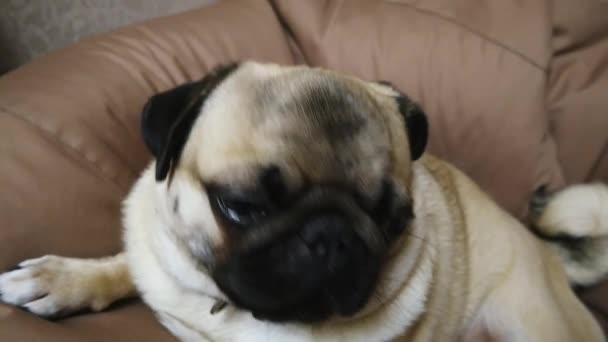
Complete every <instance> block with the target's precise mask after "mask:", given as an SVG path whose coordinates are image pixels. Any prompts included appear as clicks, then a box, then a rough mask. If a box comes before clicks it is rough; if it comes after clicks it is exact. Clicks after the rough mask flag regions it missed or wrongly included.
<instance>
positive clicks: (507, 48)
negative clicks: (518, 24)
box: [388, 1, 549, 73]
mask: <svg viewBox="0 0 608 342" xmlns="http://www.w3.org/2000/svg"><path fill="white" fill-rule="evenodd" d="M388 2H389V3H391V4H395V5H400V6H405V7H409V8H411V9H413V10H415V11H417V12H420V13H422V14H425V15H428V16H431V17H435V18H437V19H439V20H442V21H444V22H448V23H450V24H452V25H454V26H457V27H459V28H461V29H463V30H465V31H467V32H469V33H472V34H474V35H475V36H477V37H479V38H480V39H483V40H485V41H486V42H488V43H491V44H493V45H495V46H497V47H499V48H501V49H503V50H504V51H507V52H509V53H511V54H512V55H514V56H517V57H519V58H520V59H522V60H523V61H524V62H526V63H528V64H530V65H531V66H533V67H534V68H536V69H539V70H540V71H542V72H543V73H548V71H549V67H548V66H542V65H541V64H539V63H538V62H536V61H535V60H534V59H533V58H531V57H529V56H528V55H526V54H524V53H523V52H521V51H519V50H516V49H515V48H512V47H510V46H508V45H506V44H504V43H502V42H500V41H498V40H496V39H494V38H492V37H490V36H488V35H486V34H484V33H482V32H480V31H478V30H475V29H473V28H472V27H469V26H467V25H465V24H463V23H461V22H459V21H458V20H456V19H454V18H450V17H448V16H445V15H443V14H440V13H437V12H435V11H432V10H428V9H425V8H421V7H418V6H416V5H413V4H406V3H402V2H395V1H388Z"/></svg>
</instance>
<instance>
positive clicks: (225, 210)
mask: <svg viewBox="0 0 608 342" xmlns="http://www.w3.org/2000/svg"><path fill="white" fill-rule="evenodd" d="M216 203H217V208H218V209H219V212H220V213H221V214H222V216H223V217H224V219H226V220H228V221H229V222H230V223H233V224H235V225H239V226H247V225H250V224H253V223H256V222H257V221H259V220H261V219H263V218H264V217H266V216H267V215H268V210H267V209H266V208H264V207H263V206H261V205H258V204H255V203H251V202H247V201H243V200H235V199H227V198H223V197H221V196H217V197H216Z"/></svg>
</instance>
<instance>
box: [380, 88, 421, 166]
mask: <svg viewBox="0 0 608 342" xmlns="http://www.w3.org/2000/svg"><path fill="white" fill-rule="evenodd" d="M378 83H380V84H383V85H385V86H388V87H390V88H392V89H393V90H395V91H396V92H397V93H398V95H397V96H396V97H395V100H396V101H397V106H398V107H399V112H400V113H401V115H403V119H404V121H405V126H406V127H405V128H406V130H407V136H408V139H409V144H410V155H411V158H412V160H416V159H418V158H420V156H422V154H423V153H424V150H425V149H426V144H427V142H428V136H429V127H428V126H429V125H428V121H427V118H426V114H425V113H424V111H422V108H420V106H419V105H418V104H417V103H416V102H414V101H412V100H411V99H410V98H409V97H407V96H405V94H403V93H402V92H401V91H399V89H397V88H396V87H395V86H394V85H392V84H391V83H390V82H387V81H378Z"/></svg>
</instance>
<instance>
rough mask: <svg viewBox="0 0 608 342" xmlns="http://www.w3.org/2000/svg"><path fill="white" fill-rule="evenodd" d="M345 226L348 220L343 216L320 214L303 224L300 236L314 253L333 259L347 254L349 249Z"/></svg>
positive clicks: (320, 256) (317, 255)
mask: <svg viewBox="0 0 608 342" xmlns="http://www.w3.org/2000/svg"><path fill="white" fill-rule="evenodd" d="M345 226H346V221H345V220H344V219H343V218H342V217H341V216H338V215H325V216H318V217H315V218H313V219H311V220H309V221H308V222H306V223H305V224H304V225H303V227H302V230H301V231H300V236H301V238H302V240H304V243H305V244H306V245H307V246H308V248H309V249H310V251H311V254H312V255H314V256H316V257H319V258H323V259H331V258H335V257H336V256H339V255H342V254H345V253H346V251H347V249H348V246H347V242H346V241H345V238H346V237H345V235H346V234H348V232H347V230H346V229H344V228H345Z"/></svg>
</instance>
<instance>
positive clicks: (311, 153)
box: [184, 65, 389, 181]
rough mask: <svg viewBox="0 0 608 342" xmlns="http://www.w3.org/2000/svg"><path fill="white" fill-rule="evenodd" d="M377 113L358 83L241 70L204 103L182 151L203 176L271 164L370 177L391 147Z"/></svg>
mask: <svg viewBox="0 0 608 342" xmlns="http://www.w3.org/2000/svg"><path fill="white" fill-rule="evenodd" d="M381 110H382V108H381V106H380V104H379V103H378V102H377V101H376V100H375V98H374V97H373V96H372V94H370V92H369V91H368V89H367V88H366V87H365V85H364V84H363V82H360V81H356V80H352V79H348V78H345V77H340V76H338V75H335V74H332V73H329V72H326V71H322V70H315V69H308V68H306V69H304V68H277V69H274V68H272V67H271V68H268V67H264V68H263V69H259V68H257V67H256V66H255V65H253V66H251V65H245V66H243V67H242V69H241V70H238V71H237V72H236V73H235V74H234V76H233V77H230V78H229V79H227V80H226V81H225V82H224V84H222V85H221V86H220V87H218V89H217V90H216V91H215V92H214V94H212V96H211V97H210V98H209V99H208V100H207V102H206V103H205V105H204V107H203V108H202V113H201V115H200V117H199V118H198V119H197V122H196V123H195V126H194V128H193V131H192V134H191V137H190V139H189V143H188V145H192V146H186V152H185V153H184V154H185V156H186V158H189V156H192V157H193V158H194V159H195V160H194V162H195V163H196V165H197V166H196V167H197V169H198V171H199V172H200V173H201V176H202V177H203V178H207V179H209V178H217V177H218V176H220V177H225V176H226V174H227V173H229V172H237V171H235V170H238V172H241V173H246V172H247V170H248V169H252V168H253V167H254V166H256V165H257V166H264V165H269V164H274V165H276V164H277V163H278V164H286V165H287V166H290V167H295V168H299V169H300V170H299V171H300V172H305V173H307V174H306V175H305V176H306V177H308V178H311V180H312V181H315V180H318V181H321V180H325V181H327V180H328V179H327V178H328V177H335V178H341V179H345V178H357V173H363V172H366V173H367V174H368V177H367V178H371V177H373V176H374V174H380V173H382V172H383V171H384V168H385V167H386V165H385V164H386V160H385V159H386V158H383V156H385V155H386V153H387V151H388V148H389V146H388V137H387V136H388V134H387V131H386V127H384V122H383V120H382V118H381V113H380V111H381ZM251 172H255V170H251ZM242 176H244V177H246V176H247V175H245V174H244V175H242ZM315 178H316V179H315Z"/></svg>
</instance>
